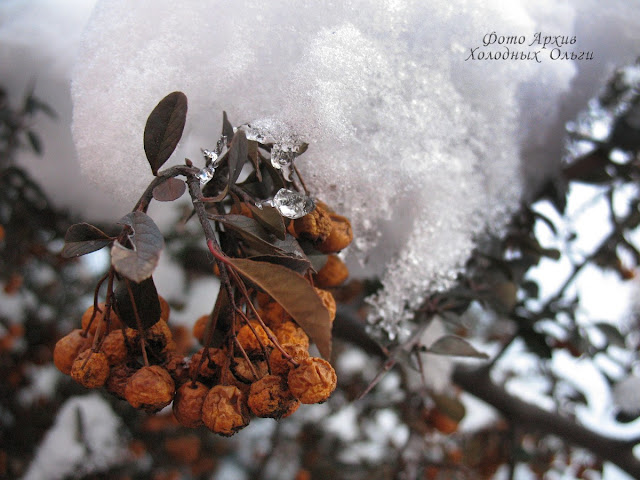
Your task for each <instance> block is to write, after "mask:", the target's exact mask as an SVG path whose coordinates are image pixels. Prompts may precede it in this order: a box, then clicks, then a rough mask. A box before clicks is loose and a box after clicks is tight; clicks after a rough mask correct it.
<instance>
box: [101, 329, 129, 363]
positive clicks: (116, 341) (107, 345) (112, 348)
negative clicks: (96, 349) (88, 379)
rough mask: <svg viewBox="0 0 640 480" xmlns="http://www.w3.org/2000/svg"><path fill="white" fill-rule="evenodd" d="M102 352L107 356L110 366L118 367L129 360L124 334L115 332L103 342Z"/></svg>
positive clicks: (120, 331) (118, 331) (119, 331)
mask: <svg viewBox="0 0 640 480" xmlns="http://www.w3.org/2000/svg"><path fill="white" fill-rule="evenodd" d="M100 351H101V352H102V353H104V354H105V356H106V357H107V361H108V362H109V365H117V364H119V363H122V362H123V361H124V359H125V358H127V353H128V352H127V346H126V345H125V343H124V332H123V331H122V330H113V331H112V332H110V333H109V335H107V336H106V337H105V338H104V340H103V341H102V346H101V347H100Z"/></svg>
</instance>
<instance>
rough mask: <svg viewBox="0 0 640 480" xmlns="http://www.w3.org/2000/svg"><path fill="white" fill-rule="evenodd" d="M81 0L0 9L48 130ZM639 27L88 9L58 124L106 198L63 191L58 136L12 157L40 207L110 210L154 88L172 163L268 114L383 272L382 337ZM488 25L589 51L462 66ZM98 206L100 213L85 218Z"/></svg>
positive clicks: (202, 6)
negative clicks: (178, 133)
mask: <svg viewBox="0 0 640 480" xmlns="http://www.w3.org/2000/svg"><path fill="white" fill-rule="evenodd" d="M92 3H93V2H78V1H77V0H76V1H72V0H67V1H64V2H53V1H45V0H33V1H31V2H17V1H6V2H3V4H2V6H0V38H2V40H3V43H2V44H0V45H2V46H1V47H0V55H1V56H2V57H1V58H2V59H3V62H0V73H2V75H3V79H5V80H4V81H5V84H6V81H7V80H6V79H8V80H9V81H10V83H11V84H12V85H24V83H25V79H27V78H30V76H36V77H38V79H42V81H40V80H39V81H38V84H37V85H38V87H39V88H40V85H42V84H43V83H49V82H53V84H54V85H55V88H53V89H49V90H46V89H44V88H43V89H42V90H41V91H40V92H41V93H42V94H43V96H44V97H45V98H44V99H45V100H48V101H50V102H52V103H54V107H56V108H57V109H58V110H59V111H61V112H62V115H61V117H62V119H61V126H60V129H62V130H64V129H68V125H65V124H64V121H65V120H66V119H67V118H68V116H69V112H68V110H69V103H68V90H66V88H67V81H68V78H69V77H70V76H71V74H70V71H69V70H70V66H71V65H73V64H75V59H76V52H78V42H77V40H78V36H79V32H80V30H81V29H82V27H83V25H84V22H85V21H86V19H87V16H88V14H89V10H90V8H91V5H92ZM639 23H640V19H639V18H638V15H637V12H636V10H635V8H634V5H633V4H629V3H627V2H624V1H623V0H617V1H612V2H608V3H607V4H606V5H602V4H601V3H598V2H595V1H594V0H591V1H578V0H569V1H565V2H561V3H558V2H550V1H548V0H544V1H543V0H540V1H537V2H524V1H520V0H519V1H515V2H510V3H509V5H508V6H506V5H505V4H504V2H497V1H492V2H484V3H483V4H482V5H480V4H479V3H477V2H471V1H465V0H456V1H453V2H445V1H437V2H428V3H427V2H419V1H407V2H396V1H391V0H389V1H372V0H350V1H347V2H340V3H339V4H338V3H334V2H328V1H326V2H314V3H309V4H303V5H300V4H299V2H293V1H291V0H281V1H272V2H269V6H268V8H265V6H264V4H263V3H261V2H257V1H255V0H241V1H237V2H233V3H228V2H222V1H219V0H207V1H195V0H190V1H185V2H182V3H181V5H180V8H179V9H176V8H175V5H174V3H173V2H169V1H168V0H162V1H151V0H144V1H138V2H135V3H134V4H131V2H126V1H125V0H102V1H100V2H99V3H98V4H97V7H96V9H95V11H94V12H93V14H92V17H91V19H90V21H89V25H88V28H87V30H86V32H85V35H84V37H83V38H84V40H83V43H82V45H81V47H80V48H79V57H78V58H79V62H78V63H77V68H76V70H75V72H74V74H73V81H74V90H73V99H74V102H75V110H74V121H75V124H74V128H73V130H74V135H75V140H76V146H77V149H78V153H79V161H80V163H81V164H82V165H83V169H84V171H85V172H86V173H87V174H88V175H89V176H90V177H92V178H93V180H94V181H96V182H98V183H99V184H100V185H101V186H102V187H103V188H105V189H106V190H107V191H108V192H109V193H108V195H104V194H103V195H101V196H99V194H98V191H97V189H94V191H87V190H88V189H87V188H84V189H83V190H81V189H80V188H81V185H82V184H83V183H84V180H82V179H80V178H79V177H78V175H77V169H76V168H74V165H73V162H74V161H75V158H73V154H72V152H70V146H69V135H68V130H66V131H60V130H56V131H55V132H54V131H51V128H48V127H47V129H46V130H47V131H46V132H43V133H47V134H48V135H47V138H45V146H46V148H47V152H48V153H47V156H46V158H45V160H47V159H49V158H55V160H56V162H52V161H48V160H47V161H44V162H42V164H40V165H39V164H36V163H34V161H33V159H32V161H31V163H29V165H31V169H32V170H33V171H34V172H35V173H36V174H37V175H40V177H39V178H42V177H44V178H48V179H49V180H48V181H47V182H46V188H47V190H48V191H49V192H51V193H52V194H53V195H54V197H55V198H56V200H57V201H58V200H60V201H63V200H64V198H67V199H71V200H67V202H68V203H69V204H71V205H73V206H75V208H76V209H86V210H85V211H87V212H89V211H90V212H93V214H94V215H97V214H100V215H102V216H103V217H104V216H108V217H109V218H117V217H119V216H120V215H121V214H122V213H124V211H125V210H126V208H127V207H128V208H130V205H131V203H132V202H131V200H132V197H135V196H136V195H138V194H139V192H140V190H141V188H142V187H143V186H144V185H145V184H146V183H147V182H148V181H149V180H150V173H149V169H148V166H147V164H146V161H145V159H144V153H143V151H142V129H143V127H144V123H145V119H146V116H147V115H148V113H149V112H150V111H151V109H152V108H153V106H154V105H155V104H156V103H157V101H158V100H159V99H160V98H162V97H163V96H164V95H166V94H167V93H168V92H170V91H173V90H177V89H180V90H182V91H184V92H185V93H186V94H187V95H188V97H189V100H190V114H189V118H188V123H187V128H186V132H185V136H184V139H183V142H182V145H181V147H180V148H179V151H178V152H177V154H176V155H175V157H174V160H173V161H175V162H181V161H182V160H183V158H184V157H185V156H189V157H191V158H192V159H194V160H196V161H197V160H199V159H200V158H201V157H200V156H201V153H200V148H211V147H213V145H214V144H215V141H216V140H217V138H218V135H219V132H220V124H221V111H222V110H223V109H226V110H227V111H228V112H229V116H230V118H231V120H232V121H233V122H234V123H235V124H236V125H239V124H241V123H246V122H251V121H254V120H257V119H261V118H270V119H272V120H274V121H278V120H282V121H286V123H288V124H290V125H292V126H293V128H294V129H296V133H298V134H300V135H304V136H305V137H307V140H308V141H310V142H311V146H310V148H309V151H308V152H307V153H305V155H304V156H303V157H302V158H301V159H300V161H299V166H300V167H301V168H302V170H303V173H304V174H305V176H306V179H307V181H308V183H309V184H310V185H311V186H312V188H313V190H314V192H316V193H317V195H318V196H319V197H321V198H323V199H324V200H326V201H328V202H329V203H330V204H332V205H333V206H334V207H335V208H336V209H338V210H340V211H342V212H343V213H345V214H346V215H347V216H349V217H350V218H351V219H352V220H353V223H354V228H355V231H356V235H357V237H356V242H355V246H354V247H351V252H350V255H349V257H350V258H349V261H350V267H351V269H352V271H353V272H354V273H356V274H361V275H363V274H366V275H373V274H375V275H381V276H382V277H383V283H384V286H385V288H384V290H383V292H382V293H381V294H380V296H378V297H376V298H374V299H372V304H373V305H374V307H375V313H376V316H377V318H378V319H382V320H383V322H382V325H383V326H385V327H387V330H388V331H389V333H390V334H392V335H395V334H400V335H402V334H404V333H406V329H405V326H406V325H403V324H402V323H400V324H398V322H399V321H401V320H402V319H403V318H407V317H409V316H410V311H411V309H412V308H414V307H415V306H416V305H418V304H419V303H420V302H421V300H422V298H423V295H424V291H425V290H426V289H435V288H442V287H446V286H447V285H449V284H450V283H451V280H452V278H453V277H454V275H455V273H456V271H457V269H458V268H459V267H460V266H461V265H462V264H463V262H464V260H465V259H466V257H467V256H468V254H469V252H470V250H471V249H472V248H473V245H474V237H475V236H476V235H478V234H480V233H481V232H482V231H483V229H484V228H485V226H487V225H488V226H489V228H490V229H492V230H494V231H498V232H499V231H500V227H501V225H502V223H503V222H504V220H505V218H506V213H508V212H509V211H510V210H512V209H513V208H516V207H517V203H518V200H519V199H520V195H521V194H522V193H523V191H524V193H525V194H526V193H528V192H530V191H533V190H535V189H536V188H537V187H538V186H539V184H540V181H541V180H542V179H543V178H544V177H545V176H546V175H547V174H548V172H549V171H553V170H554V169H557V168H558V162H557V160H558V159H559V158H560V156H561V149H562V145H563V137H564V135H563V125H564V122H565V121H567V120H568V119H570V118H572V117H574V116H575V113H576V111H577V110H578V109H581V108H583V107H584V105H585V102H586V100H587V99H588V98H589V97H590V96H592V95H593V94H594V93H595V91H596V89H597V86H598V85H600V84H601V83H602V82H603V81H604V79H605V78H606V76H607V74H608V73H609V72H610V71H611V69H612V68H613V67H614V66H615V65H616V64H618V65H619V64H622V63H625V62H630V61H632V60H633V59H634V56H635V55H636V52H635V50H634V48H635V32H636V31H637V27H638V24H639ZM494 31H495V32H496V34H497V35H506V36H508V35H520V36H524V37H525V38H526V42H525V44H524V46H523V49H524V50H525V51H529V50H533V49H535V48H539V47H537V46H535V45H534V46H532V47H528V46H527V45H528V44H529V43H530V42H531V41H532V39H533V38H534V35H535V33H537V32H541V34H542V35H562V36H565V37H567V38H571V36H573V35H575V36H576V40H577V42H576V44H575V45H570V46H567V47H566V48H567V49H568V48H572V49H574V50H576V51H578V52H579V51H592V52H593V55H594V58H593V60H591V61H563V60H556V61H552V60H550V59H549V58H548V55H549V51H550V48H549V47H548V48H547V49H544V50H541V52H542V57H544V58H543V60H542V61H541V63H536V62H530V61H522V60H519V61H515V60H506V61H504V60H500V61H484V62H481V61H465V58H467V57H468V55H469V51H470V49H472V48H474V47H476V46H482V41H483V38H484V36H485V35H487V34H490V33H491V32H494ZM5 40H6V41H5ZM493 47H497V46H496V45H494V46H489V47H487V48H485V50H486V51H487V52H488V51H490V50H491V49H492V48H493ZM518 47H519V46H518ZM525 47H526V48H525ZM502 48H503V47H500V48H496V49H494V50H495V51H497V50H501V49H502ZM23 63H24V65H27V66H28V68H18V69H17V70H16V68H15V67H16V66H18V65H20V64H23ZM24 65H23V66H24ZM8 66H10V67H8ZM14 70H16V71H20V72H23V73H21V75H22V76H17V74H15V73H14ZM24 72H27V73H24ZM9 86H11V85H9ZM40 92H38V93H40ZM65 102H66V103H65ZM47 125H48V124H47ZM54 154H55V155H54ZM62 161H65V162H67V163H64V164H61V163H58V162H62ZM52 168H53V169H54V171H65V172H67V174H66V175H65V176H61V175H53V174H52V173H51V172H52V170H51V169H52ZM123 171H126V172H127V175H122V172H123ZM521 174H523V176H524V179H525V182H524V183H526V185H525V187H524V188H522V184H523V181H522V177H521ZM64 177H66V178H64ZM132 185H137V186H136V187H135V188H132ZM56 194H57V195H56ZM63 196H64V197H63ZM80 199H82V200H80ZM114 208H115V209H116V210H117V211H119V212H120V213H118V214H117V215H112V214H106V213H105V212H109V211H111V212H113V211H114ZM97 212H99V213H97ZM355 258H357V259H360V260H367V262H366V268H360V266H359V264H358V262H357V261H355V260H354V259H355Z"/></svg>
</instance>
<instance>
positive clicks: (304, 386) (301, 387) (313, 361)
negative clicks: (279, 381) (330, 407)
mask: <svg viewBox="0 0 640 480" xmlns="http://www.w3.org/2000/svg"><path fill="white" fill-rule="evenodd" d="M287 382H288V384H289V390H291V393H293V395H295V396H296V397H297V398H298V399H299V400H300V401H301V402H302V403H306V404H309V403H321V402H324V401H326V400H327V399H328V398H329V396H330V395H331V393H332V392H333V391H334V390H335V389H336V383H337V377H336V372H335V370H334V369H333V367H332V366H331V364H330V363H329V362H327V361H326V360H324V359H322V358H317V357H309V358H306V359H304V360H302V361H301V362H300V365H299V366H298V367H296V368H292V369H291V370H289V375H288V377H287Z"/></svg>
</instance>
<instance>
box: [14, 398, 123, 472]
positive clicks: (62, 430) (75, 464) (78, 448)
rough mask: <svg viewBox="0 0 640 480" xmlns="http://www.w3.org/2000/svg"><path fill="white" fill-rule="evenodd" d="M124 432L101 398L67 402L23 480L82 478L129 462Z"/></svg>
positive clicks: (118, 420) (73, 399) (121, 425)
mask: <svg viewBox="0 0 640 480" xmlns="http://www.w3.org/2000/svg"><path fill="white" fill-rule="evenodd" d="M123 428H124V425H123V424H122V422H121V421H120V419H119V418H118V417H117V416H116V414H115V413H114V412H113V410H112V409H111V407H110V406H109V404H108V403H107V402H105V401H104V400H103V399H102V398H101V397H100V395H98V394H91V395H86V396H84V397H74V398H71V399H69V400H67V402H66V403H65V404H64V405H63V406H62V408H61V409H60V411H59V412H58V415H57V416H56V421H55V423H54V425H53V427H51V429H50V430H49V431H48V432H47V434H46V436H45V437H44V440H43V441H42V443H41V444H40V446H39V447H38V450H37V453H36V456H35V458H34V459H33V461H32V462H31V465H30V466H29V469H28V470H27V473H26V474H25V476H24V477H23V478H22V480H39V479H42V478H47V479H50V480H58V479H63V478H78V477H81V476H85V475H87V474H89V473H95V472H101V471H104V470H108V469H109V468H111V467H114V466H116V465H118V464H120V463H122V462H124V461H126V460H127V451H126V441H125V439H124V437H123V436H122V435H123Z"/></svg>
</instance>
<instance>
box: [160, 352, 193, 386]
mask: <svg viewBox="0 0 640 480" xmlns="http://www.w3.org/2000/svg"><path fill="white" fill-rule="evenodd" d="M162 367H163V368H164V369H165V370H166V371H167V372H169V375H171V378H173V381H174V383H175V384H176V385H182V384H183V383H184V382H186V381H187V380H188V379H189V378H190V377H189V366H188V365H187V359H186V358H185V356H184V355H182V354H181V353H179V352H171V353H168V354H167V355H166V357H165V359H164V362H162Z"/></svg>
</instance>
